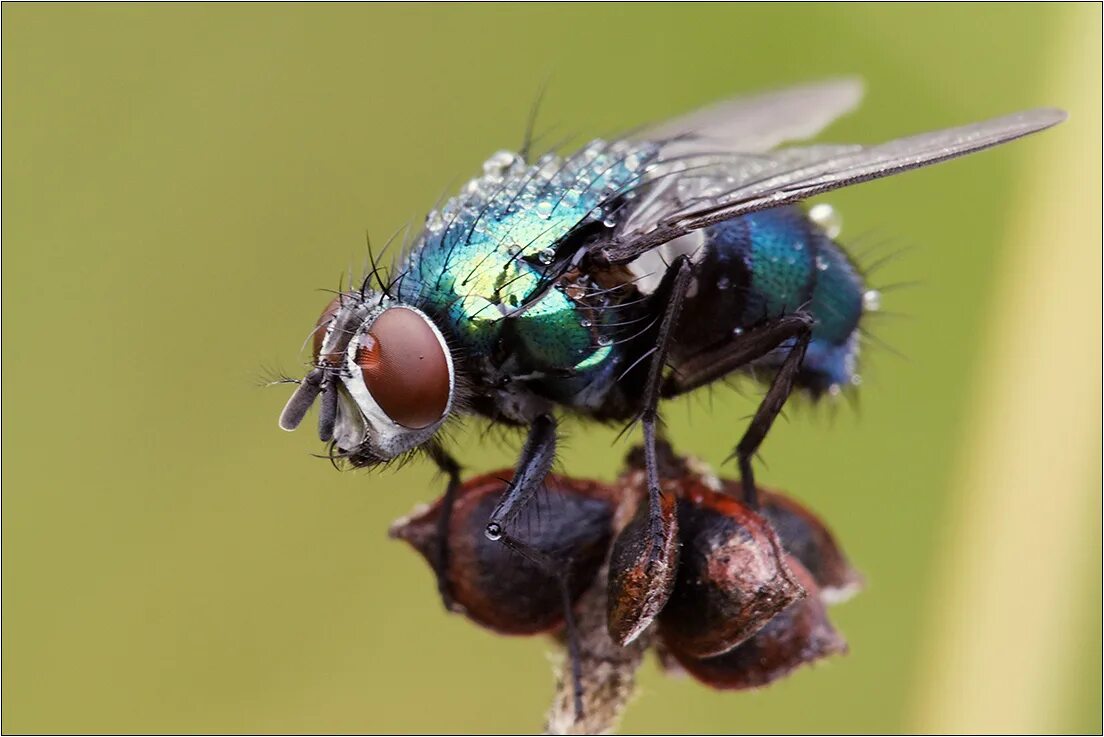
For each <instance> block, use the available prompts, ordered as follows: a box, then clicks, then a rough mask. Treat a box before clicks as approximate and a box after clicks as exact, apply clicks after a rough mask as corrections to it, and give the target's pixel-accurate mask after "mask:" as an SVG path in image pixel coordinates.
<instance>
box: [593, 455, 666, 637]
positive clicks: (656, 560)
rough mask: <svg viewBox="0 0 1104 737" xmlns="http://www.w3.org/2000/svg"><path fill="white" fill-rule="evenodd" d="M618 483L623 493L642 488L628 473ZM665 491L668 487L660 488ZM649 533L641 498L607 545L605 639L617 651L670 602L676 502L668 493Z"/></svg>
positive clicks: (638, 476) (634, 475)
mask: <svg viewBox="0 0 1104 737" xmlns="http://www.w3.org/2000/svg"><path fill="white" fill-rule="evenodd" d="M624 482H625V483H626V484H627V486H628V488H629V489H630V490H629V491H626V493H627V494H631V493H638V492H637V491H632V489H635V490H639V489H640V488H643V487H646V482H645V481H644V480H643V475H642V474H640V473H630V474H629V475H628V476H627V477H626V478H625V479H624ZM665 486H668V485H665ZM660 502H661V503H660V507H659V509H658V510H657V517H656V519H655V524H656V527H657V532H655V533H653V532H652V531H651V525H652V520H651V519H650V514H649V511H650V510H649V508H648V501H647V498H646V497H645V498H643V499H641V500H640V502H639V503H638V505H637V509H636V514H635V515H633V518H632V519H631V520H630V521H629V523H628V524H627V525H626V526H625V528H624V529H623V530H621V532H620V534H618V536H617V539H616V540H615V541H614V543H613V551H612V552H611V553H610V563H609V596H608V598H607V600H606V602H607V604H606V606H607V619H608V625H609V634H610V637H612V638H613V641H614V642H616V643H617V644H619V645H622V646H624V645H627V644H628V643H630V642H632V641H633V640H635V639H636V638H637V637H639V636H640V633H641V632H643V631H644V630H645V629H647V628H648V625H650V624H651V623H652V620H654V619H655V618H656V615H657V614H659V612H660V610H661V609H663V607H664V605H665V604H666V603H667V600H668V598H669V597H670V596H671V590H672V589H673V587H674V585H675V574H676V572H677V570H678V565H679V549H678V518H677V516H676V508H677V499H676V495H675V493H673V491H672V490H671V488H667V489H666V492H665V493H664V494H663V496H661V497H660Z"/></svg>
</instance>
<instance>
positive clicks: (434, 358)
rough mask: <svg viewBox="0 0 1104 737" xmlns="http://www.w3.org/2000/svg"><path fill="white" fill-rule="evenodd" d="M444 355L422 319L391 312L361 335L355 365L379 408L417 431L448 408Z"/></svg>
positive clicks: (400, 311) (418, 315) (406, 311)
mask: <svg viewBox="0 0 1104 737" xmlns="http://www.w3.org/2000/svg"><path fill="white" fill-rule="evenodd" d="M445 350H446V349H445V346H444V344H443V343H442V341H441V338H440V335H439V334H438V333H437V331H436V330H435V329H434V328H433V326H432V325H430V324H429V320H428V318H426V317H425V316H423V315H422V314H421V313H419V312H415V311H413V310H409V309H405V308H402V307H392V308H390V309H388V310H385V311H384V312H383V313H382V314H381V315H380V316H379V317H377V318H376V320H375V321H374V322H373V323H372V325H371V327H369V328H368V332H367V333H365V334H364V335H362V336H361V338H360V343H359V345H358V346H357V349H356V364H357V366H358V367H359V368H360V372H361V375H362V376H363V377H364V384H365V386H367V387H368V391H369V392H370V393H371V394H372V398H373V399H375V400H376V403H377V404H378V405H379V407H380V409H382V410H383V411H384V412H385V413H386V414H387V416H388V417H390V418H391V419H392V420H394V421H395V422H397V423H398V424H400V425H402V426H403V427H408V428H410V429H414V430H417V429H421V428H424V427H428V426H430V425H432V424H433V423H435V422H437V421H438V420H440V419H441V418H442V417H443V416H444V414H445V410H446V409H447V408H448V401H449V388H450V385H451V376H450V373H451V370H452V369H451V366H450V364H449V360H448V357H447V355H446V354H445Z"/></svg>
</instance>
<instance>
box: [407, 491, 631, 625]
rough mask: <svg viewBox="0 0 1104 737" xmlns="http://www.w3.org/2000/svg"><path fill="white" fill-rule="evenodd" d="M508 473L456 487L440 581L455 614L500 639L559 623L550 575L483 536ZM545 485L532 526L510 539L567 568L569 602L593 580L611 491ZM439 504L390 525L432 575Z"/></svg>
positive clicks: (606, 538) (559, 604) (607, 534)
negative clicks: (486, 629) (454, 609)
mask: <svg viewBox="0 0 1104 737" xmlns="http://www.w3.org/2000/svg"><path fill="white" fill-rule="evenodd" d="M512 475H513V472H512V471H510V470H503V471H498V472H495V473H491V474H487V475H485V476H479V477H477V478H473V479H470V480H468V481H467V482H465V483H464V484H463V485H462V486H461V487H460V489H459V491H458V493H457V497H456V501H455V503H454V505H453V509H452V517H451V519H450V521H449V530H448V544H447V564H446V569H447V570H446V571H445V572H444V579H445V581H446V583H447V585H448V587H449V590H450V593H451V595H452V597H453V599H454V602H455V604H456V605H458V609H459V610H460V611H462V612H463V613H464V614H466V615H467V616H468V617H469V618H470V619H471V620H473V621H474V622H476V623H477V624H479V625H482V626H484V627H487V628H489V629H491V630H494V631H495V632H498V633H500V634H507V635H530V634H537V633H540V632H546V631H549V630H552V629H555V628H556V627H558V626H560V625H561V624H562V622H563V600H562V597H561V596H560V590H559V587H558V584H557V583H556V581H555V580H554V579H553V578H552V577H550V576H549V575H548V574H547V573H545V572H544V571H543V570H541V569H540V568H539V567H537V566H536V565H535V564H534V563H532V562H530V561H529V560H527V559H526V558H524V557H522V556H520V555H518V554H517V553H515V552H513V551H511V550H510V549H509V548H507V547H506V546H505V545H503V544H501V543H500V542H495V541H492V540H488V539H487V537H486V535H484V529H485V527H486V525H487V520H488V519H490V516H491V512H492V510H493V509H494V507H495V505H496V504H497V503H498V501H499V500H500V499H501V497H502V495H503V494H504V493H505V492H506V489H507V486H508V484H509V479H510V478H512ZM545 486H546V489H547V491H546V492H542V494H541V496H540V498H539V499H538V500H537V501H535V502H534V504H539V505H540V507H539V510H538V509H536V508H531V509H530V510H529V513H531V514H532V522H533V523H532V524H526V523H525V522H526V519H525V517H522V519H521V520H520V524H519V532H518V536H519V538H520V539H522V540H523V541H524V542H526V543H527V544H529V545H532V546H533V547H535V548H536V549H537V550H539V551H541V552H543V553H546V554H547V555H550V556H552V557H553V558H554V559H556V560H558V561H560V562H561V564H562V565H564V566H567V565H570V571H569V581H570V585H571V591H572V596H573V598H577V597H578V596H579V595H580V594H581V593H582V592H583V591H584V590H585V589H586V588H587V587H588V586H589V585H590V583H591V582H592V581H593V580H594V577H595V575H596V574H597V572H598V569H599V567H600V566H601V565H602V562H603V561H604V559H605V556H606V551H607V550H608V549H609V544H610V538H611V536H612V527H611V525H612V520H613V514H614V509H615V503H616V491H615V490H614V489H613V488H611V487H609V486H606V485H603V484H599V483H596V482H592V481H585V480H576V479H570V478H566V477H563V476H557V475H550V476H548V478H547V479H546V481H545ZM442 501H443V500H442V499H438V500H437V501H436V502H434V503H433V504H432V505H430V506H429V507H426V508H424V509H422V510H419V511H417V512H416V513H415V514H414V515H412V516H410V517H408V518H405V519H402V520H398V521H397V522H396V523H395V524H394V525H392V527H391V536H392V537H395V538H398V539H401V540H405V541H406V542H408V543H410V544H411V545H412V546H413V547H414V548H415V549H416V550H417V551H418V552H419V553H421V554H422V556H423V557H424V558H425V559H426V562H428V563H429V565H430V567H431V568H433V569H434V572H435V573H439V571H437V570H436V569H437V566H438V544H437V540H438V524H439V520H440V517H441V514H442V506H443V504H442ZM538 512H539V520H538V517H537V515H538Z"/></svg>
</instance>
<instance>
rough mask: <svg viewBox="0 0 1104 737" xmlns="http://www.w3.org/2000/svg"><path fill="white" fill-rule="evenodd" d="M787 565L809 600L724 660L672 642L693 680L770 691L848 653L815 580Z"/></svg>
mask: <svg viewBox="0 0 1104 737" xmlns="http://www.w3.org/2000/svg"><path fill="white" fill-rule="evenodd" d="M787 564H788V565H789V568H790V571H791V572H792V573H793V575H794V577H795V578H796V579H797V580H798V582H799V583H800V584H801V585H802V586H803V587H804V588H805V590H806V591H807V593H808V595H807V596H805V597H804V598H802V599H799V600H797V601H795V602H793V603H792V604H790V605H789V606H788V607H786V609H784V610H783V611H782V612H781V613H779V614H778V615H777V616H775V617H774V618H773V619H771V620H770V621H769V622H768V623H767V624H766V626H764V627H763V628H762V629H761V630H759V631H758V632H757V633H756V634H755V635H754V636H753V637H751V638H750V639H748V640H747V641H746V642H744V643H743V644H741V645H739V646H738V647H735V648H733V649H732V650H730V651H729V652H727V653H724V654H723V655H719V656H716V657H712V658H695V657H692V656H690V655H688V654H687V653H686V652H684V651H680V650H679V649H678V648H675V647H671V645H670V643H669V642H668V643H667V648H668V650H669V652H670V654H671V656H673V657H674V658H675V659H676V660H677V661H678V663H679V664H680V665H681V666H682V667H683V668H684V669H685V670H686V671H687V672H688V673H690V675H692V676H693V677H694V678H696V679H697V680H699V681H701V682H702V683H704V684H706V685H708V686H711V687H712V688H716V689H722V690H741V689H749V688H760V687H762V686H766V685H768V684H769V683H772V682H773V681H776V680H778V679H779V678H782V677H784V676H786V675H788V674H789V673H791V672H792V671H793V670H794V669H796V668H798V667H800V666H802V665H806V664H809V663H813V662H815V661H817V660H820V659H821V658H824V657H827V656H829V655H833V654H836V653H843V652H846V651H847V644H846V642H844V640H843V638H842V637H841V636H840V635H839V633H838V632H836V630H835V628H833V627H832V624H831V622H829V621H828V616H827V613H826V612H825V610H824V603H823V600H822V598H821V596H820V595H819V590H818V589H817V585H816V582H815V581H814V580H813V577H812V575H811V574H810V573H809V572H808V571H807V570H806V569H805V567H804V566H803V565H802V564H801V562H800V561H798V560H797V559H796V558H794V557H792V556H791V557H789V558H788V559H787Z"/></svg>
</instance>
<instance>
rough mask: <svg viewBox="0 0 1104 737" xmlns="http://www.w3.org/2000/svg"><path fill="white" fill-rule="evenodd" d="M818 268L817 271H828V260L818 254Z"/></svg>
mask: <svg viewBox="0 0 1104 737" xmlns="http://www.w3.org/2000/svg"><path fill="white" fill-rule="evenodd" d="M816 267H817V271H828V259H826V258H824V257H823V256H821V255H820V254H819V253H818V254H817V257H816Z"/></svg>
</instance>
